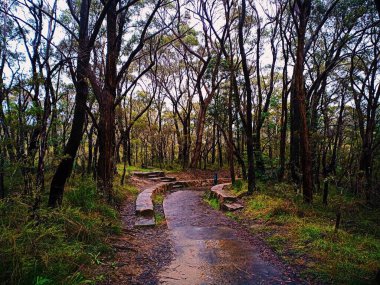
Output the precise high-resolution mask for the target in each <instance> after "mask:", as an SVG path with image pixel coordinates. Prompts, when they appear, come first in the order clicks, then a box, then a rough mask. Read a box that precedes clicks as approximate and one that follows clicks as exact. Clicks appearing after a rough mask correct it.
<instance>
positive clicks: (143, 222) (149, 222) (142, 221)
mask: <svg viewBox="0 0 380 285" xmlns="http://www.w3.org/2000/svg"><path fill="white" fill-rule="evenodd" d="M155 225H156V221H155V219H154V216H152V217H140V216H139V217H137V218H136V222H135V227H154V226H155Z"/></svg>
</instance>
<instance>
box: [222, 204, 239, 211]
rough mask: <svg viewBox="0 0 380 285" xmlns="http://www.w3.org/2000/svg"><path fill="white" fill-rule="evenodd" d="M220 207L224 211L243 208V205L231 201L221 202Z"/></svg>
mask: <svg viewBox="0 0 380 285" xmlns="http://www.w3.org/2000/svg"><path fill="white" fill-rule="evenodd" d="M221 208H222V210H225V211H236V210H240V209H243V208H244V206H243V205H242V204H239V203H237V202H233V203H223V204H222V206H221Z"/></svg>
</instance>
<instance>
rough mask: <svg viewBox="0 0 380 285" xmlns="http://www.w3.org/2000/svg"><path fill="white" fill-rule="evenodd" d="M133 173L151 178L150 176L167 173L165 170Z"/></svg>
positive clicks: (162, 175)
mask: <svg viewBox="0 0 380 285" xmlns="http://www.w3.org/2000/svg"><path fill="white" fill-rule="evenodd" d="M133 175H134V176H137V177H141V178H149V177H164V176H165V173H164V172H163V171H150V172H140V171H135V172H133Z"/></svg>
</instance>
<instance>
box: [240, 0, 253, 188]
mask: <svg viewBox="0 0 380 285" xmlns="http://www.w3.org/2000/svg"><path fill="white" fill-rule="evenodd" d="M245 9H246V3H245V0H243V1H242V11H241V15H240V18H239V33H238V35H239V49H240V55H241V62H242V66H243V73H244V82H245V89H246V95H247V102H246V106H247V108H246V130H245V132H246V136H247V138H246V143H247V159H248V194H252V193H253V191H254V189H255V188H256V181H255V166H254V152H253V151H254V149H253V147H254V146H253V143H254V142H253V129H252V123H253V121H252V89H251V79H250V76H249V69H248V65H247V57H246V54H245V49H244V35H243V27H244V22H245V16H246V10H245ZM236 95H237V94H236Z"/></svg>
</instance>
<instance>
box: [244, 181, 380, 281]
mask: <svg viewBox="0 0 380 285" xmlns="http://www.w3.org/2000/svg"><path fill="white" fill-rule="evenodd" d="M259 186H260V187H258V188H259V189H265V190H261V191H260V190H259V191H257V192H255V193H254V194H253V196H250V197H245V198H244V199H245V205H246V206H245V209H244V210H243V213H242V214H241V215H236V218H238V219H239V220H245V221H247V220H248V221H249V220H250V221H251V224H252V231H254V232H258V233H260V234H261V235H262V236H263V237H264V239H266V240H267V242H268V243H269V245H271V246H272V247H273V248H274V249H275V250H276V252H277V253H279V254H280V256H282V257H283V258H284V259H285V260H287V262H289V263H291V264H295V265H299V266H300V268H302V269H303V271H304V273H305V274H307V275H308V276H309V277H312V278H315V279H317V280H319V281H320V282H323V283H333V284H372V283H371V282H373V280H374V278H375V275H376V272H377V271H378V270H379V268H380V227H379V226H380V225H379V219H378V217H380V210H379V209H378V208H369V207H368V206H367V205H366V204H365V203H364V202H363V201H361V200H360V199H358V198H354V197H352V196H349V195H342V194H340V192H339V191H335V189H331V194H330V196H329V205H328V206H325V205H323V204H322V199H321V195H318V194H317V195H315V199H314V202H313V205H311V206H309V205H305V204H304V203H303V202H302V196H301V195H297V194H296V192H295V190H294V188H293V187H292V186H291V185H288V184H268V183H267V184H265V185H264V184H262V185H259ZM338 209H340V211H341V214H342V222H341V227H340V229H339V230H335V228H334V227H335V219H336V212H337V210H338Z"/></svg>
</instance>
